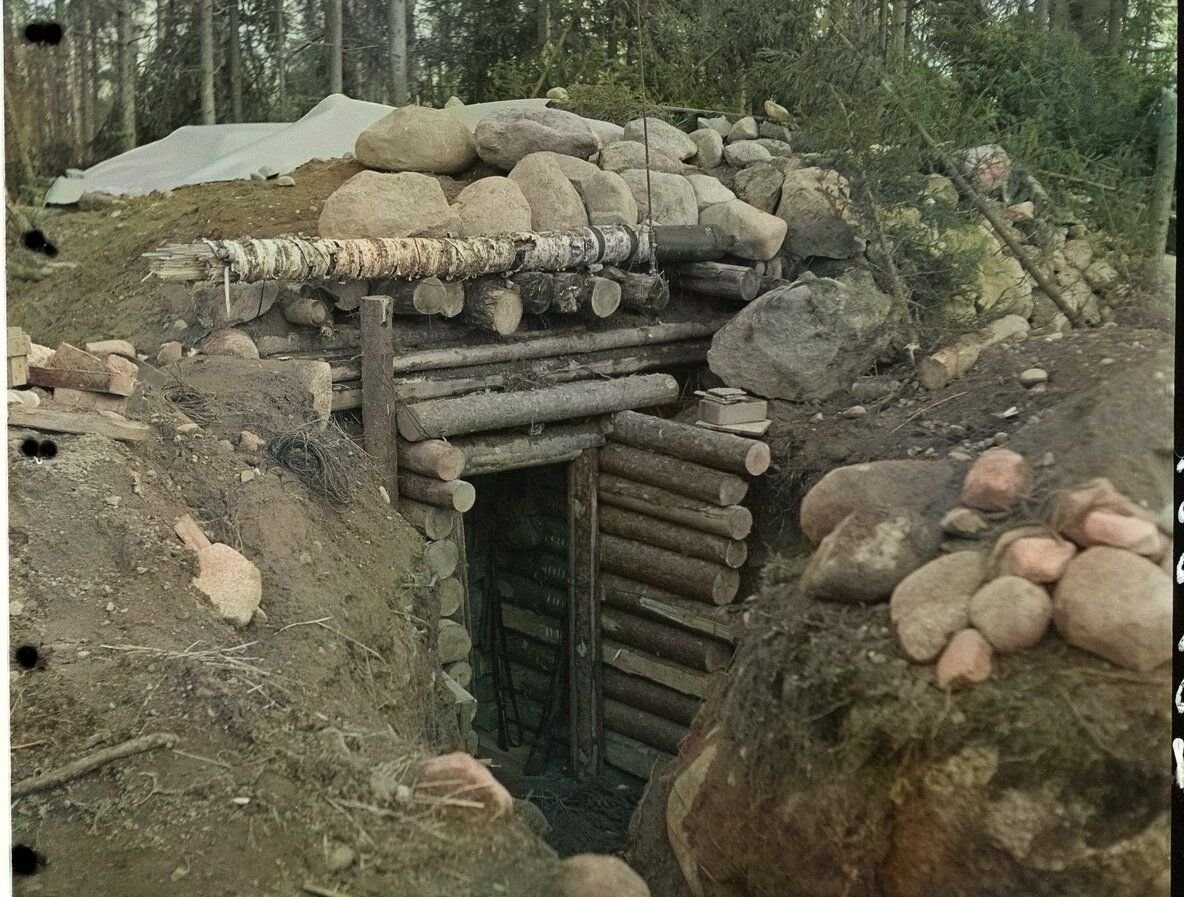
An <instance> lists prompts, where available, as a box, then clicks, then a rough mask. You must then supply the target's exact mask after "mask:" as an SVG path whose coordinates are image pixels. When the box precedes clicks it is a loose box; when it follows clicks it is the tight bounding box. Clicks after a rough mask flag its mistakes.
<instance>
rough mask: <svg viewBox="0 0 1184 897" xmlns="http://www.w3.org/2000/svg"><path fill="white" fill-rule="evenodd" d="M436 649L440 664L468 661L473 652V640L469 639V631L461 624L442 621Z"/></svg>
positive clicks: (438, 631)
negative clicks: (470, 653)
mask: <svg viewBox="0 0 1184 897" xmlns="http://www.w3.org/2000/svg"><path fill="white" fill-rule="evenodd" d="M436 647H437V650H438V652H439V656H440V663H442V664H449V663H456V662H457V661H460V660H467V659H468V656H469V652H470V651H471V650H473V640H472V639H471V638H470V637H469V631H468V630H467V629H465V627H463V626H462V625H460V623H456V622H453V621H452V620H440V623H439V629H438V630H437V636H436Z"/></svg>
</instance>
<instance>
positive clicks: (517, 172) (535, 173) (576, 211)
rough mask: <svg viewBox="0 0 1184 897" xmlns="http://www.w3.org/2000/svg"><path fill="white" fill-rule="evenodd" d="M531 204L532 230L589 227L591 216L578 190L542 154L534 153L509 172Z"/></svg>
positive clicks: (552, 161) (552, 162) (554, 164)
mask: <svg viewBox="0 0 1184 897" xmlns="http://www.w3.org/2000/svg"><path fill="white" fill-rule="evenodd" d="M510 180H511V181H513V182H514V183H515V184H517V185H518V188H519V189H520V190H521V191H522V195H523V196H525V197H526V201H527V203H529V204H530V219H531V226H532V229H533V230H535V231H538V232H543V231H558V230H568V229H570V228H573V227H587V225H588V213H587V212H586V211H584V201H583V200H582V199H581V198H580V194H579V191H578V190H576V188H575V187H573V186H572V184H571V181H569V180H568V179H567V176H566V175H565V174H564V173H563V170H562V169H560V167H559V165H558V164H557V163H556V162H555V160H554V159H553V158H552V157H550V156H547V155H544V154H542V153H531V154H530V155H528V156H526V157H525V158H524V159H522V160H521V161H520V162H519V163H518V164H517V165H515V166H514V170H513V171H511V172H510Z"/></svg>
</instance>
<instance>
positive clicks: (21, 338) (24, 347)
mask: <svg viewBox="0 0 1184 897" xmlns="http://www.w3.org/2000/svg"><path fill="white" fill-rule="evenodd" d="M32 345H33V341H32V340H31V339H29V334H27V333H25V331H23V330H22V329H21V328H19V327H9V328H8V357H9V358H12V357H13V356H14V355H28V354H29V349H30V348H31V347H32Z"/></svg>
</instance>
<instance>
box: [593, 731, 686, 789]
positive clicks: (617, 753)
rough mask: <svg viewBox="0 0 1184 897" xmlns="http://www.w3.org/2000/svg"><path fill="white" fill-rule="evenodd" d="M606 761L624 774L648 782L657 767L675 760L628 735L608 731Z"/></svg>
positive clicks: (606, 735)
mask: <svg viewBox="0 0 1184 897" xmlns="http://www.w3.org/2000/svg"><path fill="white" fill-rule="evenodd" d="M604 759H605V762H607V763H608V764H609V765H610V766H615V767H616V768H617V769H619V770H622V771H623V772H627V773H629V774H630V775H632V776H636V777H637V778H639V779H644V780H646V781H648V780H649V778H650V776H651V775H652V774H653V772H654V767H655V766H657V765H658V764H659V763H665V762H667V761H668V760H672V759H674V758H673V757H672V756H671V755H670V754H667V753H665V752H664V751H659V750H656V749H654V748H652V747H650V746H649V745H647V744H642V743H641V742H640V741H636V740H634V739H632V738H630V737H629V736H627V735H622V734H620V733H619V732H613V731H611V730H609V729H606V730H605V732H604Z"/></svg>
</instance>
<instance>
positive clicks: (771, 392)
mask: <svg viewBox="0 0 1184 897" xmlns="http://www.w3.org/2000/svg"><path fill="white" fill-rule="evenodd" d="M710 211H711V209H708V212H710ZM843 280H844V281H845V282H841V281H839V280H831V279H830V278H821V277H819V278H815V277H812V276H811V277H809V278H807V277H803V278H802V279H801V280H798V281H796V282H795V283H792V284H790V285H789V286H786V287H782V288H779V289H775V290H770V291H769V292H768V293H765V294H764V295H763V296H758V297H757V298H756V299H754V300H753V301H752V302H750V303H749V304H748V305H747V306H746V307H745V308H744V309H742V310H741V311H740V313H739V314H738V315H736V317H734V318H733V319H732V320H731V321H729V322H728V323H727V324H726V325H724V327H723V329H722V330H720V331H719V332H718V333H716V334H715V336H714V338H713V339H712V341H711V349H710V350H709V351H708V353H707V364H708V366H709V367H710V368H711V370H712V372H714V373H715V375H716V376H718V377H720V378H721V379H722V380H723V381H724V382H725V383H726V384H727V385H728V386H736V387H740V388H742V389H746V390H748V391H749V392H752V393H755V394H757V395H760V396H766V397H768V398H776V399H788V400H791V401H802V400H813V399H825V398H829V397H830V396H833V395H836V394H837V393H839V392H842V391H843V390H846V389H849V388H850V386H851V384H852V383H853V382H854V381H855V378H856V377H858V376H860V375H861V374H863V373H866V372H867V370H868V368H870V367H871V366H872V365H873V364H874V363H875V362H876V361H877V360H879V359H880V358H881V357H883V355H884V354H885V351H886V350H887V349H888V348H889V346H891V345H892V343H893V341H894V339H895V337H896V331H897V329H898V322H899V320H900V319H899V312H898V310H897V309H896V308H895V307H894V303H893V301H892V299H891V298H889V297H888V296H886V295H884V294H883V293H881V292H880V291H879V290H878V289H876V286H875V284H874V283H872V282H871V277H870V275H868V274H867V273H866V272H864V271H859V272H852V273H851V275H844V278H843Z"/></svg>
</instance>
